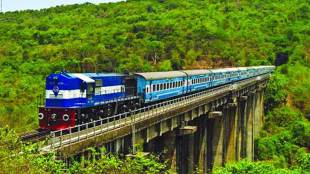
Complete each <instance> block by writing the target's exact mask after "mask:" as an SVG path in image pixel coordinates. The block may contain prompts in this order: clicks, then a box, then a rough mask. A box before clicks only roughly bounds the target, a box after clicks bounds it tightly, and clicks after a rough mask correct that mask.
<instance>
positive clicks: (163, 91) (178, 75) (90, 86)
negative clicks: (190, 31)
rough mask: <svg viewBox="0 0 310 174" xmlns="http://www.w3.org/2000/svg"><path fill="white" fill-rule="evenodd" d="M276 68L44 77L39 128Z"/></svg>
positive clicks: (119, 110) (65, 125)
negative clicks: (43, 93)
mask: <svg viewBox="0 0 310 174" xmlns="http://www.w3.org/2000/svg"><path fill="white" fill-rule="evenodd" d="M274 69H275V67H274V66H252V67H238V68H222V69H201V70H180V71H166V72H142V73H130V74H129V73H124V74H121V73H68V72H60V73H53V74H50V75H49V76H48V77H47V78H46V91H45V104H44V105H43V106H40V107H39V113H38V118H39V127H40V128H39V129H40V130H50V131H55V130H61V129H66V128H68V127H74V126H76V125H79V124H84V123H87V122H91V121H95V120H99V119H103V118H107V117H110V116H113V115H116V114H120V113H124V112H129V111H132V110H135V109H138V108H140V107H143V106H147V105H150V104H154V103H158V102H162V101H165V100H169V99H173V98H177V97H181V96H184V95H189V94H192V93H195V92H199V91H203V90H207V89H210V88H214V87H218V86H221V85H225V84H229V83H234V82H237V81H241V80H245V79H248V78H252V77H255V76H259V75H263V74H268V73H271V72H273V71H274Z"/></svg>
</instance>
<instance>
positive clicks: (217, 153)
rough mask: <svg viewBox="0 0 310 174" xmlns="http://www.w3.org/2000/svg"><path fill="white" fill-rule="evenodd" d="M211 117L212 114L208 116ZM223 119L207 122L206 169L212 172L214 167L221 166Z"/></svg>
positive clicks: (215, 118) (213, 119)
mask: <svg viewBox="0 0 310 174" xmlns="http://www.w3.org/2000/svg"><path fill="white" fill-rule="evenodd" d="M210 115H212V114H210ZM223 122H224V119H223V117H222V116H218V117H213V118H209V119H208V121H207V168H208V172H210V171H212V169H213V167H215V166H222V164H223V138H224V137H223V135H224V130H223V128H224V125H223Z"/></svg>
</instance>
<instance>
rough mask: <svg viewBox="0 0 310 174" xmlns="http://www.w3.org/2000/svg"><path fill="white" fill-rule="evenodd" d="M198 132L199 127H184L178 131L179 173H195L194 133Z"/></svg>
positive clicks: (177, 154)
mask: <svg viewBox="0 0 310 174" xmlns="http://www.w3.org/2000/svg"><path fill="white" fill-rule="evenodd" d="M196 131H197V126H184V127H180V128H179V130H178V137H177V139H176V146H177V147H176V148H177V153H176V157H177V159H176V160H177V173H179V174H187V173H193V172H194V170H195V165H194V147H195V141H194V133H195V132H196Z"/></svg>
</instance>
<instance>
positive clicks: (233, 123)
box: [42, 74, 270, 173]
mask: <svg viewBox="0 0 310 174" xmlns="http://www.w3.org/2000/svg"><path fill="white" fill-rule="evenodd" d="M269 76H270V75H269V74H265V75H261V76H258V77H254V78H251V79H246V80H243V81H239V82H235V83H234V84H227V85H224V86H220V87H217V88H213V89H209V90H206V91H202V92H199V93H195V94H191V95H188V96H183V97H180V98H176V99H171V100H169V101H165V102H162V103H158V104H154V105H151V106H148V107H145V108H140V109H138V110H134V111H131V112H128V113H123V114H120V115H115V116H113V117H111V118H105V119H102V120H97V121H94V122H90V123H87V124H83V125H79V126H76V127H73V128H69V129H65V130H61V131H55V132H51V138H50V139H49V141H48V143H47V145H46V146H45V147H43V148H42V151H45V152H50V151H55V152H57V154H58V155H60V156H62V157H64V158H66V157H70V156H71V155H74V154H78V153H82V152H83V151H85V149H87V148H89V147H103V146H105V147H106V149H107V151H109V152H114V153H121V154H128V153H129V151H128V149H131V151H130V152H131V153H132V154H134V153H135V151H136V148H137V147H141V148H140V149H143V151H144V152H162V154H163V156H164V158H165V159H167V160H168V163H169V165H171V168H172V169H174V170H175V171H177V172H178V173H192V172H193V171H194V170H200V171H203V172H204V173H208V172H209V171H211V170H212V169H213V168H214V167H216V166H222V165H224V164H225V163H226V162H227V161H235V160H239V159H243V158H246V159H248V160H253V158H254V151H255V147H254V139H255V138H256V137H257V136H258V133H259V130H260V128H261V127H262V125H263V122H264V116H263V115H264V112H263V110H264V109H263V101H264V99H263V96H264V89H265V87H266V84H267V81H268V80H269Z"/></svg>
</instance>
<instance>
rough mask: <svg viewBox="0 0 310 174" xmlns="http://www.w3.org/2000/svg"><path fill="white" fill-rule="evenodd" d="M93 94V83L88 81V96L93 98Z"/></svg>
mask: <svg viewBox="0 0 310 174" xmlns="http://www.w3.org/2000/svg"><path fill="white" fill-rule="evenodd" d="M93 94H94V87H93V83H87V93H86V96H87V98H91V97H92V96H93Z"/></svg>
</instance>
